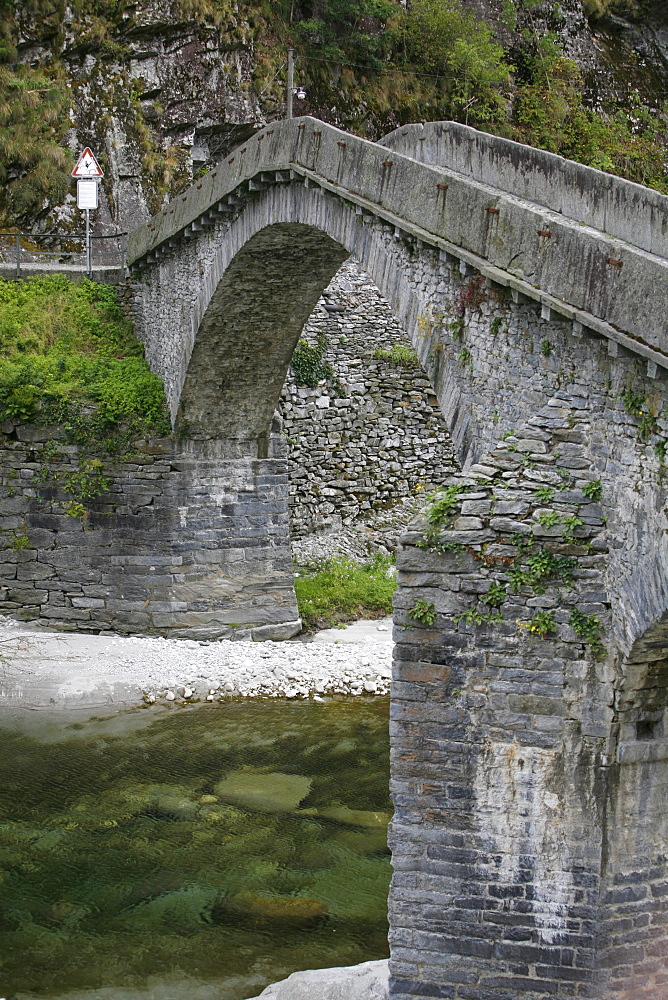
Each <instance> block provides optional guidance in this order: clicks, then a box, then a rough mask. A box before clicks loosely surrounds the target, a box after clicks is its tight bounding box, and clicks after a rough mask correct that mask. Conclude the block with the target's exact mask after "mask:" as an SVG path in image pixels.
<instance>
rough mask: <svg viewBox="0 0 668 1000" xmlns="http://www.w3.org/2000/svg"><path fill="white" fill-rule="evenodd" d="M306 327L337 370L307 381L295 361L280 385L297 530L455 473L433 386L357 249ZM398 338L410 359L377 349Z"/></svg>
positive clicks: (392, 501)
mask: <svg viewBox="0 0 668 1000" xmlns="http://www.w3.org/2000/svg"><path fill="white" fill-rule="evenodd" d="M303 336H304V339H305V340H307V341H308V342H309V343H310V344H311V345H313V346H316V345H317V341H318V337H319V336H324V337H325V338H326V351H325V354H324V359H323V360H324V362H325V363H327V364H329V365H330V366H331V369H332V375H331V376H330V377H328V378H325V379H322V380H321V382H320V384H319V385H318V386H317V387H316V388H308V387H305V386H300V385H298V382H297V379H296V376H295V374H294V372H293V370H292V368H291V369H289V371H288V376H287V379H286V383H285V387H284V389H283V393H282V395H281V401H280V404H279V408H278V412H279V414H280V415H281V417H282V418H283V433H284V435H285V437H286V441H287V445H288V475H289V480H290V530H291V533H292V535H293V537H301V536H303V535H306V534H309V533H311V532H317V531H322V530H326V529H332V528H334V529H335V528H339V527H341V525H344V526H348V525H352V524H353V523H354V522H355V521H357V520H359V519H364V518H365V517H368V515H369V514H370V513H371V512H374V511H378V510H382V509H388V508H393V507H395V506H397V505H399V506H400V502H401V501H402V500H405V499H407V498H410V497H414V498H416V497H419V496H420V494H422V493H424V492H428V491H429V488H430V487H431V486H433V485H436V484H438V483H440V482H442V481H443V479H444V478H445V477H446V476H447V475H450V474H451V472H452V470H453V468H454V465H455V459H454V455H453V451H452V445H451V442H450V438H449V435H448V432H447V428H446V426H445V421H444V420H443V417H442V415H441V412H440V409H439V406H438V400H437V398H436V395H435V393H434V390H433V389H432V387H431V385H430V383H429V380H428V378H427V376H426V374H425V372H424V369H423V368H422V366H421V365H420V363H419V362H418V360H417V357H416V355H415V353H414V352H413V350H412V348H411V345H410V341H409V339H408V337H407V335H406V334H405V332H404V331H403V330H402V328H401V326H400V325H399V323H398V322H397V320H396V319H395V317H394V315H393V314H392V312H391V311H390V309H389V307H388V305H387V303H386V302H384V300H383V298H382V296H381V295H380V292H379V291H378V289H377V288H376V286H375V285H374V284H373V282H372V281H371V280H370V278H369V276H368V275H367V274H366V272H365V271H364V270H363V269H362V268H361V267H360V265H359V264H358V263H357V262H356V261H355V260H354V259H351V260H350V261H348V262H346V263H345V264H344V265H343V266H342V267H341V269H340V271H339V272H338V273H337V275H336V277H335V278H334V280H333V281H332V282H331V283H330V285H329V287H328V288H327V290H326V292H325V293H324V295H323V297H322V298H321V300H320V301H319V303H318V305H317V307H316V309H315V311H314V312H313V314H312V315H311V318H310V319H309V321H308V323H307V324H306V326H305V328H304V334H303ZM393 345H399V346H401V347H403V348H405V349H406V361H404V363H403V364H397V363H396V362H394V361H392V360H388V359H383V358H380V359H379V358H377V357H375V356H374V355H376V354H377V352H378V351H379V350H380V351H386V352H389V351H391V349H392V347H393ZM411 357H412V359H413V361H412V362H411Z"/></svg>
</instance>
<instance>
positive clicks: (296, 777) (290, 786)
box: [213, 768, 311, 812]
mask: <svg viewBox="0 0 668 1000" xmlns="http://www.w3.org/2000/svg"><path fill="white" fill-rule="evenodd" d="M213 790H214V792H215V794H216V795H217V796H218V798H219V799H222V801H223V802H231V803H233V805H237V806H241V807H242V809H252V810H256V811H258V812H292V811H293V810H295V809H296V808H297V806H298V805H299V803H300V802H301V801H302V799H305V798H306V796H307V795H308V793H309V792H310V791H311V779H310V778H307V777H306V776H305V775H303V774H282V773H281V772H280V771H271V772H269V773H268V774H267V773H264V774H263V773H261V772H258V771H254V770H252V769H251V768H248V769H246V768H239V770H237V771H230V773H229V774H227V775H226V776H225V777H224V778H223V779H222V781H219V782H218V783H217V784H216V785H214V789H213Z"/></svg>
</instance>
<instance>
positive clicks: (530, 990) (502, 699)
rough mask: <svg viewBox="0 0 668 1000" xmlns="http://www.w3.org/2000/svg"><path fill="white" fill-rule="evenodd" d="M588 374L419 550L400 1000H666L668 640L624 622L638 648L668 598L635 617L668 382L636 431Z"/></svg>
mask: <svg viewBox="0 0 668 1000" xmlns="http://www.w3.org/2000/svg"><path fill="white" fill-rule="evenodd" d="M587 346H588V345H587V344H586V343H582V344H581V345H580V348H581V350H582V352H583V354H584V353H585V351H587ZM592 347H593V345H591V344H590V345H589V348H590V349H591V348H592ZM591 360H593V358H591V356H590V361H591ZM600 361H601V366H602V367H605V365H604V364H603V358H601V359H600ZM609 364H610V366H611V369H612V371H613V372H614V370H615V367H616V364H617V362H615V361H613V359H609ZM585 367H587V366H585V365H584V358H583V364H581V366H580V372H581V371H582V370H583V368H585ZM588 371H589V375H590V386H591V389H590V391H589V392H588V393H585V392H584V391H583V389H582V388H581V386H580V385H578V384H577V383H573V382H572V381H571V382H570V383H567V384H566V385H564V387H563V388H562V389H560V390H559V391H558V392H556V393H555V395H554V396H553V397H552V398H551V399H549V400H548V401H547V405H544V406H543V407H541V408H540V409H539V410H538V412H537V413H536V414H535V415H534V416H533V417H531V418H529V420H528V421H526V422H524V423H523V424H522V425H521V426H519V427H517V428H516V429H515V432H514V433H513V434H510V435H508V434H506V435H505V436H503V438H502V440H500V441H499V442H498V443H497V446H496V447H495V448H494V449H493V450H492V451H491V452H490V453H488V454H487V455H485V456H483V457H482V459H481V461H480V462H479V463H477V464H475V465H472V466H470V467H468V469H467V470H466V474H465V475H460V476H456V477H453V478H452V479H450V480H448V481H447V484H446V487H445V489H446V490H447V491H448V492H447V493H446V492H443V493H442V494H441V495H442V497H444V498H445V499H444V500H443V501H442V506H441V509H440V510H441V513H440V517H439V516H438V515H437V512H434V510H433V509H432V514H431V517H430V518H429V519H427V518H424V519H422V520H421V521H420V522H416V523H415V524H414V525H413V527H412V530H411V531H409V532H408V533H407V534H406V535H405V536H404V537H403V538H402V543H401V545H400V549H399V553H398V583H399V590H398V592H397V596H396V601H395V608H396V610H395V639H396V642H397V645H396V647H395V672H394V681H393V705H392V723H391V740H392V793H393V798H394V802H395V819H394V821H393V827H392V837H391V840H392V848H393V865H394V870H395V874H394V878H393V883H392V890H391V894H390V925H391V954H392V960H391V972H392V976H393V979H392V986H391V994H392V996H393V998H395V1000H399V998H400V1000H409V998H410V1000H415V998H427V997H429V998H432V997H439V998H443V1000H450V998H451V1000H455V998H456V1000H546V998H547V997H551V996H555V995H557V996H564V997H581V998H588V1000H664V998H665V995H666V985H667V984H668V962H667V956H668V867H667V865H666V857H667V856H668V821H667V820H666V811H665V791H666V787H668V739H666V729H665V725H666V720H667V719H668V667H667V666H666V662H667V657H666V635H665V624H662V620H663V618H664V617H665V616H663V615H662V616H661V620H660V621H659V622H658V623H657V624H656V625H655V626H654V627H652V628H650V629H649V630H648V631H647V633H646V634H645V635H643V636H642V637H641V638H639V639H638V640H637V642H636V643H635V644H634V646H633V648H632V649H631V650H630V651H629V652H628V653H627V652H625V650H624V647H623V636H624V630H623V629H620V627H619V626H620V624H621V623H620V621H619V619H620V616H625V618H626V619H627V620H626V622H625V624H626V627H627V628H628V629H629V630H630V628H632V627H633V623H636V624H637V623H638V622H639V621H640V620H642V615H643V613H646V612H647V607H645V608H643V607H642V602H643V600H646V601H648V600H649V599H651V600H654V601H657V600H658V599H659V596H660V584H659V583H658V582H657V580H656V579H655V578H649V579H648V578H647V577H646V576H645V574H644V573H643V572H642V571H641V574H640V581H639V583H638V585H637V587H636V590H635V593H634V595H633V597H632V598H630V597H629V591H628V589H626V590H625V587H624V584H623V582H622V581H620V579H619V568H618V567H619V562H618V559H619V548H620V538H628V537H629V535H630V536H632V537H633V538H634V540H637V539H638V536H639V535H640V534H641V533H642V530H643V529H645V530H647V529H648V528H649V523H650V519H651V506H650V505H649V504H648V502H647V501H648V498H649V497H650V496H654V497H655V498H656V499H658V497H659V496H663V494H664V489H665V488H664V486H663V474H662V472H661V468H659V469H658V470H657V467H656V461H657V460H656V456H650V451H649V448H648V447H647V443H646V441H645V438H653V437H654V434H655V433H656V432H657V431H658V430H659V422H658V420H655V421H654V423H652V419H651V417H652V414H653V413H654V412H655V411H658V412H661V405H660V404H659V403H658V400H659V399H660V398H661V399H662V398H665V397H664V394H665V381H664V379H663V378H661V379H660V380H659V381H658V382H654V386H653V390H652V389H651V388H650V385H651V383H650V382H649V380H648V381H646V382H645V384H644V385H642V382H641V380H640V379H639V378H638V375H637V373H636V377H637V378H638V380H637V381H636V383H635V386H636V397H635V401H636V402H637V403H638V406H637V409H635V410H634V411H633V412H632V413H629V414H625V415H621V414H619V413H618V408H619V406H620V403H619V396H616V394H615V392H614V390H613V385H614V382H613V383H612V385H611V380H610V377H609V376H608V378H607V379H602V380H601V382H600V383H596V382H592V381H591V368H590V367H589V368H588ZM581 377H582V376H581ZM594 386H595V388H594ZM641 390H642V391H641ZM652 397H653V403H652V405H651V409H650V408H649V407H648V403H647V401H648V398H652ZM626 402H627V403H629V402H630V399H629V397H628V396H627V397H626ZM629 408H630V407H629ZM605 414H608V423H607V426H605V425H604V422H603V421H604V415H605ZM612 414H614V415H615V419H614V420H613V417H612ZM662 419H663V418H662ZM643 420H644V421H645V424H644V429H643V423H642V421H643ZM648 422H649V423H650V424H651V427H652V428H653V430H651V431H650V430H649V429H647V423H648ZM659 451H660V452H662V448H661V447H660V448H659ZM657 471H658V475H657ZM626 490H628V494H629V495H631V496H633V495H635V496H636V499H637V501H638V504H637V506H634V504H633V502H631V503H629V496H628V495H626ZM641 525H642V528H641ZM641 553H642V548H641V546H638V554H639V556H640V555H641ZM652 591H654V593H653V595H652ZM650 595H652V596H651V597H650ZM625 599H626V600H627V601H628V602H629V603H628V604H626V603H625ZM615 619H616V622H615ZM615 624H616V626H617V628H616V629H615ZM615 633H616V634H615ZM620 640H622V641H621V642H620Z"/></svg>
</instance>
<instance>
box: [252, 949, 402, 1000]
mask: <svg viewBox="0 0 668 1000" xmlns="http://www.w3.org/2000/svg"><path fill="white" fill-rule="evenodd" d="M388 984H389V970H388V960H387V959H382V960H381V961H378V962H362V963H361V965H344V966H337V967H335V968H332V969H308V970H307V971H305V972H293V973H292V975H291V976H288V978H287V979H283V980H281V982H280V983H272V985H271V986H267V988H266V990H263V991H262V993H261V994H260V996H259V997H256V998H255V1000H260V998H261V1000H387V998H388V996H389V990H388Z"/></svg>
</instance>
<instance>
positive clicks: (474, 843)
mask: <svg viewBox="0 0 668 1000" xmlns="http://www.w3.org/2000/svg"><path fill="white" fill-rule="evenodd" d="M667 246H668V199H667V198H666V197H664V196H662V195H659V194H657V193H656V192H653V191H649V190H647V189H645V188H642V187H639V186H638V185H634V184H631V183H628V182H625V181H622V180H619V179H617V178H614V177H611V176H609V175H607V174H604V173H601V172H599V171H596V170H592V169H589V168H587V167H583V166H580V165H578V164H575V163H571V162H568V161H565V160H563V159H561V158H560V157H557V156H553V155H551V154H548V153H544V152H540V151H537V150H534V149H529V148H527V147H523V146H519V145H517V144H516V143H512V142H509V141H506V140H503V139H498V138H495V137H492V136H488V135H485V134H482V133H480V132H476V131H474V130H472V129H469V128H466V127H464V126H461V125H455V124H452V123H447V122H446V123H431V124H427V125H411V126H408V127H406V128H402V129H400V130H398V131H397V132H395V133H393V134H392V135H390V136H388V137H387V138H386V139H385V140H383V142H382V143H378V144H376V143H370V142H367V141H364V140H362V139H359V138H356V137H355V136H351V135H348V134H344V133H342V132H339V131H337V130H336V129H334V128H332V127H330V126H328V125H325V124H323V123H322V122H319V121H316V120H314V119H311V118H303V119H297V120H293V121H287V122H281V123H277V124H275V125H273V126H271V127H268V128H266V129H264V130H263V131H262V132H260V133H258V134H257V135H256V136H254V137H253V138H252V139H251V140H249V141H248V142H247V143H246V145H245V146H243V147H242V148H240V149H237V150H236V151H235V152H234V154H233V155H231V156H230V157H229V159H228V160H227V161H226V162H225V163H224V164H222V165H221V166H219V167H218V169H217V170H214V171H212V172H211V173H210V174H208V175H206V176H205V177H203V178H201V180H199V181H197V182H196V183H195V184H194V185H193V186H192V188H191V189H190V190H189V191H188V192H187V193H186V194H185V195H183V196H182V197H179V198H176V199H175V200H174V201H173V202H172V203H170V204H169V205H168V206H166V207H165V208H164V209H163V211H162V212H160V213H159V214H158V215H157V216H155V217H154V218H153V219H152V220H151V222H150V223H149V224H147V225H146V226H143V227H142V228H141V229H139V230H138V231H137V232H135V233H134V234H133V236H132V238H131V241H130V246H129V260H130V263H131V265H132V269H133V274H134V279H133V296H134V298H133V302H134V305H133V308H134V311H135V317H136V321H137V329H138V332H139V335H140V336H141V338H142V339H143V341H144V343H145V346H146V354H147V357H148V360H149V363H150V364H151V367H152V368H153V370H154V371H155V372H157V373H158V374H159V375H160V376H161V377H162V378H163V380H164V383H165V388H166V392H167V398H168V401H169V405H170V408H171V413H172V418H173V422H174V429H175V435H174V441H171V440H170V441H165V442H159V443H158V444H156V445H147V452H146V455H145V456H144V458H143V459H141V460H137V461H136V462H135V463H134V464H132V465H128V466H126V467H125V469H124V471H123V475H122V477H121V478H120V479H119V482H120V486H119V487H118V488H119V489H124V490H125V491H126V497H125V500H124V503H125V505H124V506H122V507H117V508H116V509H115V511H114V512H113V513H112V512H111V511H109V512H106V513H105V514H104V515H102V514H100V515H99V516H98V517H97V518H96V517H94V516H93V515H91V517H90V518H89V524H88V526H87V529H86V531H85V532H84V531H80V532H79V533H78V534H77V533H76V532H75V531H74V529H71V528H70V529H68V532H69V533H66V532H65V531H62V530H61V531H60V534H59V535H58V539H57V545H56V550H55V555H54V556H53V558H52V557H51V556H49V558H52V562H53V565H54V566H55V567H56V570H57V572H58V573H62V574H63V576H64V577H66V576H67V572H68V571H67V570H66V569H65V568H64V567H67V566H69V565H71V563H68V561H67V560H68V559H70V555H69V553H70V551H71V552H74V553H75V556H73V557H72V558H75V557H76V559H77V560H79V562H81V561H82V560H83V563H86V560H88V563H86V565H88V564H90V580H91V581H93V582H94V583H95V588H96V589H95V590H94V592H93V590H91V591H90V595H91V596H90V598H89V597H83V598H81V599H80V602H83V603H80V604H78V605H77V606H76V608H77V609H79V610H76V609H74V608H73V609H72V610H70V611H69V612H68V614H69V618H70V619H72V618H76V616H77V615H78V618H76V620H77V621H79V619H82V627H86V628H96V627H97V628H115V629H119V630H125V631H133V630H135V631H136V630H139V631H148V632H154V633H155V632H158V633H162V634H172V635H190V636H195V637H197V636H200V637H217V636H225V635H239V634H243V635H248V634H249V633H250V635H251V636H254V637H260V636H267V635H268V636H277V637H278V636H280V635H289V634H291V633H293V632H294V631H295V630H296V628H297V627H298V621H297V619H298V612H297V608H296V603H295V599H294V591H293V586H292V576H291V566H290V553H289V530H288V515H287V476H286V468H285V461H284V458H283V457H282V455H283V452H282V442H281V436H280V427H279V426H278V424H277V421H276V420H275V419H274V411H275V408H276V404H277V401H278V398H279V394H280V391H281V386H282V385H283V382H284V379H285V374H286V369H287V366H288V364H289V361H290V357H291V354H292V351H293V349H294V347H295V344H296V342H297V339H298V337H299V335H300V332H301V329H302V326H303V324H304V322H305V320H306V319H307V317H308V316H309V314H310V313H311V311H312V309H313V307H314V305H315V303H316V301H317V299H318V296H319V295H320V294H321V292H322V290H323V289H324V287H325V286H326V285H327V283H328V281H329V280H330V278H331V277H332V276H333V274H334V273H335V272H336V270H337V269H338V268H339V266H340V265H341V263H342V261H343V260H344V259H345V258H346V257H347V256H348V255H349V254H351V253H352V254H355V255H356V256H357V257H358V258H359V259H360V261H361V262H362V264H363V265H364V267H365V268H366V269H367V271H368V272H369V274H370V276H371V277H372V278H373V280H374V281H375V283H376V284H377V286H378V288H379V289H380V290H381V292H382V293H383V295H384V296H385V298H386V299H387V301H388V303H389V304H390V306H391V308H392V309H393V311H394V313H395V315H396V316H397V318H398V319H399V320H400V322H401V323H402V324H403V326H404V328H405V329H406V331H407V332H408V333H409V334H410V336H411V338H412V341H413V344H414V346H415V349H416V351H417V353H418V355H419V357H420V359H421V361H422V363H423V365H424V367H425V370H426V371H427V373H428V375H429V377H430V379H431V382H432V385H433V387H434V390H435V393H436V395H437V397H438V400H439V403H440V406H441V409H442V412H443V414H444V416H445V419H446V421H447V423H448V425H449V427H450V430H451V433H452V438H453V442H454V445H455V448H456V451H457V453H458V456H459V459H460V462H461V468H462V470H463V471H462V473H461V474H460V475H459V476H456V477H455V478H453V479H452V480H451V481H449V482H448V483H447V484H445V487H444V491H443V492H442V494H441V495H440V497H439V498H438V499H437V500H436V502H434V503H433V505H432V507H431V508H430V511H429V513H428V515H426V516H425V518H424V519H423V521H422V522H421V523H419V524H416V525H415V526H414V528H413V530H411V531H409V532H408V533H407V534H406V535H405V536H404V538H403V539H402V543H401V545H400V550H399V557H398V567H399V589H398V592H397V598H396V613H395V639H396V653H395V679H394V689H393V704H392V723H391V726H392V729H391V738H392V794H393V798H394V803H395V818H394V821H393V824H392V833H391V837H392V847H393V860H394V870H395V872H394V879H393V883H392V890H391V896H390V907H389V908H390V925H391V931H390V940H391V951H392V962H391V969H392V993H393V996H394V997H395V998H396V1000H409V998H424V1000H426V998H443V1000H448V998H456V1000H520V998H522V1000H545V998H548V997H554V996H557V997H579V998H588V1000H666V998H668V870H667V858H668V808H666V795H667V793H668V714H667V706H668V634H667V633H668V559H667V556H668V552H667V551H666V548H667V546H666V529H667V528H668V522H667V519H666V510H665V503H666V486H665V476H666V466H665V458H666V453H667V451H668V419H667V418H666V410H665V406H666V396H667V394H668V384H667V382H666V370H667V369H668V330H667V326H666V324H667V317H668V259H667V258H668V250H667ZM31 516H32V515H31ZM105 518H106V519H105ZM33 520H34V527H35V528H36V530H37V531H38V532H40V531H41V532H42V535H44V537H45V538H46V535H47V534H48V533H49V532H53V530H56V529H55V528H54V525H53V524H51V522H49V523H47V522H46V520H45V519H42V520H41V521H39V520H38V518H37V515H35V516H34V518H33ZM29 527H30V524H29ZM40 537H41V536H40ZM49 537H50V536H49ZM36 544H37V543H36ZM44 544H46V541H45V542H44ZM49 544H51V542H50V543H49ZM82 553H83V554H82ZM17 558H18V557H17ZM40 558H41V557H40ZM45 558H46V557H45ZM95 574H97V576H96V575H95ZM23 579H25V580H29V579H31V577H30V575H29V573H27V574H26V573H24V574H23ZM36 579H39V578H36ZM68 579H69V578H68ZM100 580H101V583H100V582H99V581H100ZM95 581H98V582H95ZM26 585H27V584H26ZM34 586H36V587H39V583H35V584H34ZM84 593H87V592H86V591H85V590H84ZM37 600H38V599H37V598H34V599H33V604H34V603H36V602H37ZM86 601H87V602H88V603H86ZM67 610H68V609H65V610H63V611H62V615H61V617H63V616H65V617H67V615H66V614H65V611H67ZM59 613H60V610H59V608H53V609H51V615H52V620H53V619H55V620H58V615H59ZM84 618H85V622H83V619H84Z"/></svg>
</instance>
